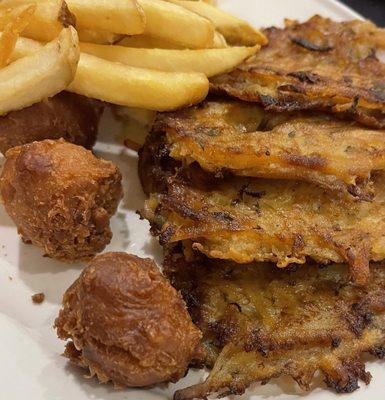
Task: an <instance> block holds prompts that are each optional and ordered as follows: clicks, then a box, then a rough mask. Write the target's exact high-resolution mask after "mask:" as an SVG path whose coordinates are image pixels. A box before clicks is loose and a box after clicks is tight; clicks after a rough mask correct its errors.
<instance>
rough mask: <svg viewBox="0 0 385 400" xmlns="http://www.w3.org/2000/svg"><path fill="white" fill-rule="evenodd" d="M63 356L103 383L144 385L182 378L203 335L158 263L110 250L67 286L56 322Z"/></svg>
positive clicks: (199, 351) (196, 356)
mask: <svg viewBox="0 0 385 400" xmlns="http://www.w3.org/2000/svg"><path fill="white" fill-rule="evenodd" d="M55 326H56V328H57V332H58V336H59V337H60V338H61V339H64V340H67V339H71V340H72V341H70V342H68V343H67V346H66V351H65V353H64V355H65V356H66V357H68V358H69V359H70V360H71V361H72V362H74V363H75V364H77V365H79V366H81V367H84V368H89V370H90V375H91V376H92V375H95V374H96V375H97V377H98V379H99V381H100V382H102V383H105V382H108V381H110V380H111V381H112V382H113V383H114V384H115V385H116V386H118V387H124V386H129V387H143V386H150V385H154V384H156V383H161V382H176V381H178V380H179V379H180V378H182V377H183V376H184V375H185V373H186V370H187V368H188V365H189V363H190V361H191V360H198V359H200V358H201V356H202V355H203V354H202V348H201V344H200V339H201V332H200V331H199V329H198V328H197V327H196V326H195V325H194V324H193V323H192V321H191V318H190V316H189V314H188V312H187V310H186V306H185V303H184V301H183V299H182V297H181V296H180V294H179V293H178V292H177V291H176V290H175V289H174V288H173V287H172V286H171V284H170V283H169V282H168V280H167V279H166V278H165V277H164V276H163V275H162V274H161V272H160V271H159V269H158V268H157V267H156V265H155V263H154V261H152V260H150V259H148V258H147V259H142V258H139V257H136V256H133V255H130V254H127V253H106V254H102V255H99V256H97V257H95V258H94V260H92V261H91V263H90V264H89V265H88V267H87V268H85V269H84V270H83V272H82V274H81V275H80V277H79V278H78V279H77V280H76V281H75V282H74V283H73V284H72V286H70V287H69V289H67V291H66V293H65V294H64V297H63V309H62V310H61V311H60V313H59V316H58V318H57V319H56V321H55Z"/></svg>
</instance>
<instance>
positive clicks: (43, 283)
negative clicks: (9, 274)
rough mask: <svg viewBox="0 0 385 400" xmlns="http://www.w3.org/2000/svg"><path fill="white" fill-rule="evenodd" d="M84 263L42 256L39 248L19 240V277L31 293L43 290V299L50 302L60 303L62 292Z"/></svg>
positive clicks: (77, 274) (76, 275)
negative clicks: (71, 262)
mask: <svg viewBox="0 0 385 400" xmlns="http://www.w3.org/2000/svg"><path fill="white" fill-rule="evenodd" d="M84 265H85V264H81V263H79V264H67V263H64V262H61V261H57V260H53V259H52V258H48V257H43V253H42V250H41V249H40V248H38V247H36V246H33V245H30V244H25V243H23V242H22V241H21V240H20V244H19V263H18V268H19V278H20V279H21V280H22V281H23V282H24V283H25V284H26V285H27V286H28V287H29V288H30V289H31V292H32V293H40V292H43V293H44V294H45V300H46V301H48V302H50V303H53V304H61V299H62V296H63V293H64V292H65V290H66V289H67V288H68V287H69V286H70V285H71V284H72V282H73V281H74V280H75V279H76V278H77V277H78V276H79V274H80V272H81V270H82V269H83V268H84Z"/></svg>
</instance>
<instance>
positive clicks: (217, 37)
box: [213, 31, 227, 49]
mask: <svg viewBox="0 0 385 400" xmlns="http://www.w3.org/2000/svg"><path fill="white" fill-rule="evenodd" d="M223 47H227V42H226V39H225V37H224V36H223V35H222V34H221V33H219V32H218V31H215V32H214V43H213V48H214V49H222V48H223Z"/></svg>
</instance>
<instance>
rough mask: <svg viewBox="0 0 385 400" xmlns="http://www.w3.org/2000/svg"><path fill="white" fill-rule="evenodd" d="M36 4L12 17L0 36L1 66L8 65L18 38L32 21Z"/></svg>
mask: <svg viewBox="0 0 385 400" xmlns="http://www.w3.org/2000/svg"><path fill="white" fill-rule="evenodd" d="M35 10H36V4H30V5H28V6H26V8H25V9H24V10H23V11H21V12H20V14H19V15H18V16H17V17H15V18H14V19H12V21H11V22H9V24H7V25H6V26H5V28H4V31H3V33H2V35H1V37H0V68H2V67H5V66H6V65H8V63H9V61H10V58H11V55H12V52H13V50H14V48H15V46H16V43H17V39H18V38H19V35H20V33H21V32H23V30H24V29H25V28H26V26H27V25H28V24H29V23H30V21H31V18H32V16H33V13H34V12H35Z"/></svg>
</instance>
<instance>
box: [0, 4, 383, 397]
mask: <svg viewBox="0 0 385 400" xmlns="http://www.w3.org/2000/svg"><path fill="white" fill-rule="evenodd" d="M220 6H221V8H223V9H225V10H227V11H230V12H231V13H233V14H234V15H237V16H239V17H241V18H244V19H245V20H248V21H249V22H250V23H252V24H254V25H255V26H258V27H259V26H269V25H273V24H274V25H281V24H282V21H283V18H285V17H286V18H293V19H298V20H305V19H307V18H308V17H310V16H312V15H313V14H320V15H323V16H328V17H331V18H334V19H338V20H343V19H352V18H356V17H358V15H357V14H355V13H354V12H353V11H352V10H350V9H348V8H346V7H345V6H343V5H341V4H339V3H337V2H335V1H331V0H290V1H288V0H223V1H220ZM121 131H122V127H121V126H120V125H119V124H118V123H116V122H115V121H114V120H113V119H112V117H111V115H106V116H105V118H104V120H103V123H102V126H101V137H100V139H99V142H98V144H97V146H96V151H97V153H98V154H99V155H100V156H102V157H104V158H106V159H109V160H111V161H113V162H114V163H116V164H117V165H118V166H119V168H120V170H121V172H122V174H123V177H124V189H125V198H124V200H123V201H122V203H121V206H120V208H119V211H118V212H117V214H116V215H115V216H114V218H113V220H112V229H113V232H114V237H113V240H112V243H111V244H110V245H109V246H108V248H107V249H106V250H108V251H111V250H113V251H114V250H115V251H127V252H130V253H134V254H137V255H139V256H149V257H154V258H155V259H156V260H157V262H161V251H160V248H159V245H158V244H157V243H156V241H155V240H154V239H152V238H151V236H150V234H149V232H148V228H149V227H148V224H147V222H145V221H140V220H139V217H138V216H137V215H136V213H135V211H136V210H137V209H139V208H141V207H142V204H143V201H144V196H143V194H142V190H141V187H140V184H139V181H138V178H137V157H136V154H135V153H133V152H131V151H129V150H124V149H123V148H122V146H121V145H119V143H121V142H122V135H121ZM0 162H1V163H2V160H1V159H0ZM82 267H83V265H80V264H79V265H71V266H69V265H67V264H63V263H60V262H57V261H53V260H51V259H48V258H43V257H42V255H41V252H40V250H39V249H37V248H35V247H33V246H28V245H25V244H23V243H22V242H21V241H20V239H19V237H18V235H17V233H16V229H15V227H14V225H13V223H12V221H11V220H10V219H9V218H8V217H7V215H6V214H5V212H4V210H3V208H1V206H0V400H24V399H29V400H31V399H33V400H35V399H39V400H40V399H42V400H43V399H44V400H56V399H58V400H59V399H60V400H62V399H63V400H64V399H66V400H85V399H94V400H123V399H125V400H158V399H159V400H161V399H168V398H171V396H172V393H173V392H174V391H175V389H176V388H177V387H184V386H186V385H189V384H192V383H193V382H197V381H198V380H199V379H202V378H203V377H204V374H205V373H204V372H203V371H192V372H190V373H189V374H188V376H187V377H186V378H185V379H183V380H182V381H180V382H179V383H178V384H177V385H170V386H169V387H168V388H164V389H161V388H156V389H151V390H124V391H116V390H114V389H113V388H112V386H111V385H99V384H98V383H97V382H96V380H95V379H88V380H87V379H84V378H83V376H82V375H83V371H81V370H80V369H78V368H76V367H73V366H71V365H69V364H68V363H67V361H66V360H65V359H64V358H63V357H61V356H60V354H61V353H62V351H63V348H64V342H61V341H59V340H58V339H57V338H56V333H55V331H54V330H53V328H52V325H53V321H54V319H55V317H56V315H57V313H58V310H59V307H60V300H61V297H62V294H63V292H64V291H65V289H66V288H67V287H68V286H69V285H70V284H71V283H72V282H73V281H74V280H75V279H76V277H77V276H78V275H79V273H80V271H81V269H82ZM39 292H44V293H45V295H46V300H45V302H44V303H43V304H41V305H35V304H33V303H32V301H31V295H32V294H34V293H39ZM368 369H369V370H370V372H371V373H372V375H373V381H372V383H371V384H370V385H369V386H368V387H365V386H364V385H363V384H362V385H363V387H362V388H361V389H360V390H358V391H356V392H355V393H353V394H351V395H348V396H349V399H356V400H358V399H372V400H375V399H380V398H383V396H384V388H385V384H384V382H385V365H382V366H381V363H378V362H376V363H374V362H372V363H369V364H368ZM272 398H274V399H277V400H283V399H300V398H301V399H304V400H305V399H306V400H321V399H328V400H330V399H343V398H346V396H341V395H335V394H333V393H332V392H330V391H328V390H322V389H319V388H316V389H314V390H313V391H311V392H309V393H307V394H304V393H301V392H300V391H299V390H298V389H297V387H296V384H294V383H293V382H291V381H290V380H289V379H279V380H274V381H272V382H271V383H270V384H268V385H266V386H260V385H256V386H254V387H253V388H252V390H250V391H249V392H247V394H245V395H244V396H242V397H239V398H238V399H239V400H245V399H252V400H257V399H272Z"/></svg>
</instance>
